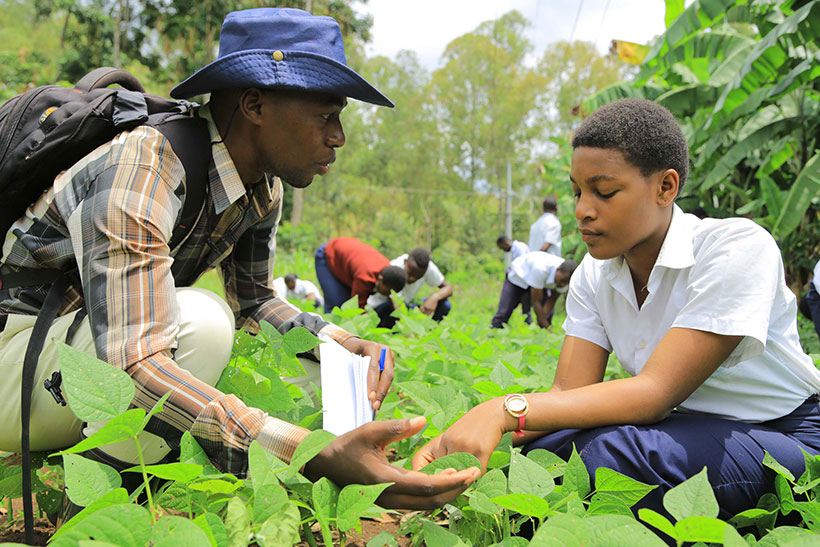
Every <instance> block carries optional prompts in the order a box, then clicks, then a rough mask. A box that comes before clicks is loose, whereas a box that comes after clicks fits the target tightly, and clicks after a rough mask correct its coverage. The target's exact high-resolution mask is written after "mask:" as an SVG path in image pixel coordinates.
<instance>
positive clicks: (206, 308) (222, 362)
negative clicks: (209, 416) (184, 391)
mask: <svg viewBox="0 0 820 547" xmlns="http://www.w3.org/2000/svg"><path fill="white" fill-rule="evenodd" d="M177 302H178V303H179V308H180V327H179V335H178V347H177V351H176V353H175V355H174V358H175V360H176V362H177V364H178V365H179V366H180V367H182V368H184V369H186V370H188V371H189V372H191V373H192V374H193V375H194V376H196V377H197V378H199V379H200V380H202V381H203V382H206V383H208V384H210V385H215V384H216V382H217V381H218V380H219V376H220V375H221V374H222V370H223V369H224V368H225V366H226V365H227V364H228V361H230V357H231V351H232V349H233V341H234V334H235V323H234V315H233V312H232V311H231V309H230V308H229V307H228V305H227V304H226V303H225V301H224V300H222V299H221V298H220V297H219V296H217V295H216V294H214V293H212V292H210V291H206V290H204V289H198V288H193V287H186V288H183V289H179V290H178V291H177Z"/></svg>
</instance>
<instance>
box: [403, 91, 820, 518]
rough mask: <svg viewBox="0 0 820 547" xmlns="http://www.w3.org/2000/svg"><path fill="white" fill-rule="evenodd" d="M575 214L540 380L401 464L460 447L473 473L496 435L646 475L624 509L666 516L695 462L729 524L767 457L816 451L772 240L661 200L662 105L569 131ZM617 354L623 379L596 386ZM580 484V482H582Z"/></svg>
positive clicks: (610, 115)
mask: <svg viewBox="0 0 820 547" xmlns="http://www.w3.org/2000/svg"><path fill="white" fill-rule="evenodd" d="M572 148H573V153H572V166H571V171H570V180H571V182H572V190H573V193H574V194H575V218H576V220H577V222H578V227H579V229H580V231H581V234H582V236H583V240H584V242H585V243H586V245H587V249H588V250H589V254H588V255H587V256H586V257H585V258H584V260H583V261H582V262H581V265H580V266H579V267H578V270H577V271H576V272H575V275H574V276H573V278H572V282H571V283H570V287H569V293H568V295H567V305H566V309H567V319H566V322H565V323H564V330H565V331H566V338H565V339H564V343H563V346H562V348H561V354H560V357H559V359H558V366H557V370H556V373H555V379H554V380H553V384H552V388H551V389H550V390H549V391H547V392H544V393H528V394H517V395H509V396H507V397H498V398H495V399H492V400H490V401H487V402H485V403H482V404H480V405H478V406H476V407H475V408H473V409H472V410H470V411H469V412H468V413H467V414H466V415H464V416H463V417H462V418H461V419H459V420H458V421H457V422H456V423H455V424H453V425H452V426H451V427H450V428H449V429H447V431H445V432H444V433H443V434H441V435H440V436H438V437H435V438H434V439H432V440H431V441H430V442H429V443H428V444H427V445H425V446H424V447H423V448H422V449H421V450H420V451H419V452H418V453H417V454H416V455H415V456H414V458H413V468H414V469H419V468H421V467H422V466H424V465H425V464H427V463H429V462H431V461H433V460H435V459H436V458H439V457H441V456H444V455H446V454H449V453H453V452H462V451H466V452H471V453H473V454H475V455H476V456H477V457H478V459H479V460H480V461H481V463H482V465H483V466H484V467H485V468H486V464H487V461H488V459H489V457H490V454H491V453H492V451H493V449H494V448H495V447H496V446H497V445H498V442H499V440H500V439H501V435H502V434H503V433H505V432H508V431H512V432H515V433H514V434H513V439H514V441H515V442H517V443H519V444H521V443H526V446H525V448H524V451H525V452H529V451H530V450H533V449H536V448H543V449H546V450H549V451H551V452H554V453H555V454H557V455H558V456H560V457H562V458H564V459H568V458H569V457H570V455H571V453H572V450H573V447H574V448H575V449H577V450H578V452H579V454H580V456H581V459H582V460H583V462H584V463H585V465H586V467H587V470H588V471H589V473H590V477H592V478H593V480H594V477H595V470H596V469H598V468H600V467H606V468H609V469H613V470H615V471H618V472H619V473H623V474H625V475H628V476H630V477H632V478H634V479H637V480H639V481H642V482H644V483H647V484H651V485H656V486H658V488H655V489H654V490H652V491H651V492H649V493H648V494H647V495H646V496H645V497H644V498H643V499H641V500H640V501H639V502H638V503H637V504H636V505H634V506H633V507H632V510H633V511H635V512H637V511H638V510H639V509H640V508H644V507H646V508H651V509H653V510H655V511H658V512H660V513H663V514H666V515H668V513H667V512H666V511H665V509H664V507H663V503H662V499H663V496H664V494H666V492H668V491H669V490H670V489H671V488H673V487H675V486H676V485H678V484H680V483H682V482H683V481H685V480H686V479H688V478H690V477H692V476H694V475H695V474H697V473H699V472H700V471H702V470H703V469H704V467H705V468H706V471H707V477H708V479H709V482H710V484H711V485H712V488H713V490H714V493H715V496H716V498H717V502H718V504H719V507H720V513H719V518H721V519H724V520H726V519H729V518H730V517H732V516H733V515H735V514H737V513H738V512H740V511H743V510H746V509H749V508H753V507H755V505H756V504H757V501H758V500H759V499H760V497H761V496H762V495H763V494H765V493H767V492H772V491H773V490H774V473H773V472H772V471H771V470H770V469H769V468H768V467H767V466H765V465H763V458H764V456H765V455H766V453H768V454H770V455H771V456H772V457H774V458H775V459H776V460H777V461H778V462H779V463H780V464H781V465H782V466H784V467H785V468H786V469H788V470H789V472H791V473H792V474H793V475H794V476H795V477H799V476H800V475H801V474H802V473H803V471H804V467H805V460H804V452H805V453H807V454H809V455H816V454H820V408H818V392H820V371H818V370H817V369H816V368H815V367H814V364H813V363H812V361H811V358H810V357H809V356H808V355H806V354H805V353H804V352H803V350H802V349H801V347H800V341H799V338H798V334H797V326H796V324H797V323H796V321H795V319H796V312H797V304H796V301H795V296H794V294H793V293H792V292H791V290H790V289H789V287H788V286H787V285H786V281H785V275H784V269H783V261H782V258H781V254H780V250H779V249H778V246H777V243H776V242H775V240H774V239H773V238H772V236H771V235H770V234H769V233H768V232H767V231H766V230H764V229H763V228H761V227H760V226H758V225H757V224H755V223H754V222H752V221H751V220H748V219H742V218H730V219H711V218H710V219H703V220H701V219H698V218H697V217H696V216H694V215H689V214H686V213H684V212H683V211H682V210H681V209H680V208H679V207H678V206H677V205H676V204H675V198H676V197H677V196H678V194H679V192H680V190H681V188H682V187H683V185H684V183H685V182H686V177H687V174H688V172H689V152H688V147H687V144H686V138H685V137H684V135H683V132H682V131H681V129H680V127H679V126H678V124H677V122H676V121H675V119H674V117H673V116H672V114H671V113H670V112H669V111H668V110H666V109H665V108H664V107H662V106H660V105H658V104H655V103H653V102H652V101H648V100H645V99H624V100H620V101H616V102H613V103H610V104H608V105H606V106H604V107H602V108H600V109H599V110H597V111H596V112H594V113H593V114H591V115H590V116H589V117H587V118H586V119H585V120H584V122H583V123H582V124H581V127H580V128H579V129H578V131H577V132H576V133H575V136H574V137H573V139H572ZM613 351H614V352H615V354H616V355H617V357H618V359H619V361H620V362H621V364H622V365H623V367H624V368H625V369H626V371H627V372H628V373H629V374H630V375H631V377H629V378H622V379H617V380H612V381H608V382H604V381H603V379H604V372H605V370H606V365H607V361H608V357H609V354H610V353H611V352H613ZM593 488H594V485H593Z"/></svg>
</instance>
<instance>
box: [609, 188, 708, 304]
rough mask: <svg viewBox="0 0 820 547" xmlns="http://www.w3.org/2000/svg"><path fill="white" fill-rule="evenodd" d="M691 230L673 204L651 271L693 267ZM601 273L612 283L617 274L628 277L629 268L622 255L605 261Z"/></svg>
mask: <svg viewBox="0 0 820 547" xmlns="http://www.w3.org/2000/svg"><path fill="white" fill-rule="evenodd" d="M693 228H694V227H693V225H692V223H691V222H690V221H689V220H688V219H687V216H686V213H684V212H683V210H682V209H681V208H680V207H678V206H677V205H676V204H673V205H672V221H671V222H670V223H669V230H667V232H666V237H665V238H664V239H663V244H662V245H661V250H660V253H658V258H657V260H655V266H654V267H653V268H652V270H653V271H654V270H655V268H657V267H658V266H661V267H664V268H670V269H683V268H688V267H690V266H694V264H695V251H694V242H693V236H694V232H693ZM602 271H603V274H604V275H605V277H606V279H608V280H609V281H612V280H613V279H614V278H615V277H616V276H618V275H619V274H620V275H625V276H629V267H628V266H627V264H626V260H625V259H624V256H623V255H621V256H617V257H615V258H610V259H607V260H605V261H604V264H603V269H602ZM650 279H651V276H650ZM650 284H651V283H650ZM650 289H651V287H650Z"/></svg>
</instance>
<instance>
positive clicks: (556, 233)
mask: <svg viewBox="0 0 820 547" xmlns="http://www.w3.org/2000/svg"><path fill="white" fill-rule="evenodd" d="M543 239H544V242H545V243H546V242H549V243H550V244H551V245H559V244H560V243H561V221H559V220H558V219H557V218H556V219H553V221H552V222H550V223H548V224H546V225H545V226H544V237H543ZM541 245H543V243H542V244H541ZM536 250H537V249H536Z"/></svg>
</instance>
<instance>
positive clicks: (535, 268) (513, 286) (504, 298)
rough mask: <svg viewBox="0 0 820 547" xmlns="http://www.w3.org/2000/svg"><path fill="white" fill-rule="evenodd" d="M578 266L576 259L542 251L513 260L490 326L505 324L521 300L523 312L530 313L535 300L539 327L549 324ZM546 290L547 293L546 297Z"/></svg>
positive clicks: (496, 326)
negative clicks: (530, 306) (559, 298)
mask: <svg viewBox="0 0 820 547" xmlns="http://www.w3.org/2000/svg"><path fill="white" fill-rule="evenodd" d="M576 266H577V264H576V263H575V261H574V260H565V259H563V258H561V257H560V256H555V255H551V254H549V253H543V252H541V251H535V252H532V253H526V254H524V255H522V256H519V257H518V258H516V259H515V260H513V261H512V264H510V268H509V271H508V272H507V277H506V279H504V286H503V287H502V288H501V296H500V298H499V300H498V311H496V313H495V315H494V316H493V319H492V321H491V322H490V326H491V327H492V328H494V329H500V328H501V327H503V326H504V323H506V322H507V321H509V320H510V316H511V315H512V312H513V311H514V310H515V308H516V306H518V304H519V303H520V304H521V308H522V311H523V312H524V315H527V313H528V312H529V304H530V302H532V305H533V307H534V308H535V318H536V321H537V324H538V326H539V327H541V328H543V329H545V328H547V327H549V326H550V323H551V322H552V310H553V309H554V308H555V302H556V301H557V300H558V296H559V295H560V294H562V293H565V292H566V287H567V285H568V284H569V280H570V279H571V278H572V273H573V272H574V271H575V268H576ZM545 291H546V294H547V295H548V296H545ZM528 319H529V317H528ZM527 323H528V324H529V323H530V321H527Z"/></svg>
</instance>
